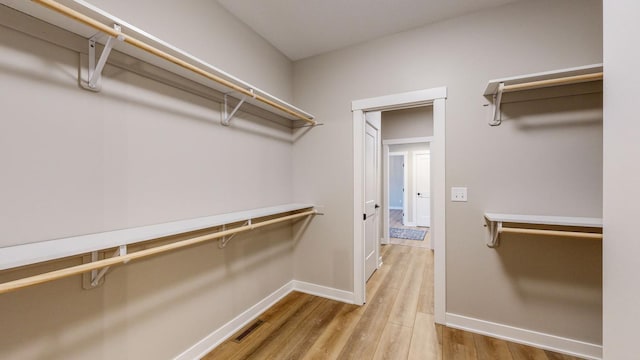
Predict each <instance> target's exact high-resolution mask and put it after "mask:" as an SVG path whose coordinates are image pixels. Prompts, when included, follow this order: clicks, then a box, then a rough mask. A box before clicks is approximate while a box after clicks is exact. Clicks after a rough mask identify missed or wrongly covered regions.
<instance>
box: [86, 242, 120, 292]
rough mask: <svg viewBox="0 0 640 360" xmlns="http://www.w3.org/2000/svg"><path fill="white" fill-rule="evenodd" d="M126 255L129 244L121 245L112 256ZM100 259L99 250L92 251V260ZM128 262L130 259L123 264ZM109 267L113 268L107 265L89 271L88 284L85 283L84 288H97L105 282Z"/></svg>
mask: <svg viewBox="0 0 640 360" xmlns="http://www.w3.org/2000/svg"><path fill="white" fill-rule="evenodd" d="M124 255H127V245H120V246H119V247H118V249H117V250H116V251H115V252H114V253H113V255H111V257H116V256H124ZM98 260H100V259H99V258H98V252H97V251H93V252H91V262H96V261H98ZM128 262H129V261H123V264H126V263H128ZM109 269H111V266H105V267H103V268H102V269H100V270H98V269H94V270H91V273H89V279H88V284H86V283H85V285H84V286H83V287H84V289H86V290H89V289H95V288H97V287H98V286H100V285H102V284H104V279H105V275H107V272H108V271H109Z"/></svg>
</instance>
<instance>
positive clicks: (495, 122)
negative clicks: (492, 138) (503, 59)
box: [489, 82, 504, 126]
mask: <svg viewBox="0 0 640 360" xmlns="http://www.w3.org/2000/svg"><path fill="white" fill-rule="evenodd" d="M503 92H504V83H503V82H501V83H500V84H499V85H498V90H497V91H496V93H495V94H493V117H492V120H491V121H490V122H489V125H491V126H499V125H500V124H502V113H501V112H500V105H501V104H502V93H503Z"/></svg>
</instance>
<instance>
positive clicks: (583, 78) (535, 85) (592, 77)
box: [502, 72, 604, 92]
mask: <svg viewBox="0 0 640 360" xmlns="http://www.w3.org/2000/svg"><path fill="white" fill-rule="evenodd" d="M603 75H604V74H603V73H602V72H597V73H592V74H583V75H574V76H566V77H561V78H555V79H547V80H538V81H531V82H526V83H520V84H512V85H504V87H503V89H502V92H514V91H522V90H532V89H539V88H544V87H549V86H557V85H569V84H578V83H583V82H589V81H597V80H602V79H603V77H604V76H603Z"/></svg>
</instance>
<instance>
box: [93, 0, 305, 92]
mask: <svg viewBox="0 0 640 360" xmlns="http://www.w3.org/2000/svg"><path fill="white" fill-rule="evenodd" d="M91 4H93V5H95V6H97V7H99V8H101V9H103V10H105V11H107V12H109V13H111V14H113V15H115V16H117V17H119V18H121V19H122V20H124V21H127V22H129V23H131V24H132V25H134V26H136V27H138V28H140V29H142V30H144V31H146V32H148V33H150V34H152V35H154V36H156V37H158V38H160V39H162V40H164V41H166V42H168V43H170V44H172V45H174V46H177V47H178V48H180V49H182V50H185V51H186V52H188V53H190V54H192V55H194V56H196V57H197V58H200V59H202V60H204V61H206V62H208V63H210V64H211V65H213V66H215V67H217V68H219V69H221V70H223V71H226V72H227V73H229V74H231V75H233V76H235V77H238V78H240V79H242V80H243V81H246V82H248V83H250V84H252V85H255V86H257V87H258V88H260V89H262V90H264V91H267V92H268V93H270V94H272V95H275V96H277V97H279V98H281V99H282V100H285V101H291V98H292V92H291V91H292V88H291V85H292V84H291V76H292V71H293V68H292V65H291V61H290V60H289V59H287V57H286V56H284V55H283V54H282V53H280V52H279V51H278V50H277V49H276V48H274V47H273V46H272V45H271V44H269V43H267V42H266V41H265V40H264V39H263V38H262V37H261V36H259V35H258V34H256V33H255V32H254V31H253V30H251V29H250V28H249V27H248V26H246V25H244V24H243V23H242V22H240V21H239V20H238V19H237V18H236V17H235V16H233V15H231V14H230V13H229V12H227V11H226V10H225V9H224V8H223V7H222V6H221V5H220V4H218V2H217V1H210V0H181V1H174V0H134V1H126V0H117V1H114V0H92V1H91Z"/></svg>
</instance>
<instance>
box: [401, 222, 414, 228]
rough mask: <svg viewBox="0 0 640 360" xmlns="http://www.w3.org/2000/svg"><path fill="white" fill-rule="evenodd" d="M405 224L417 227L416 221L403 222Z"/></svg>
mask: <svg viewBox="0 0 640 360" xmlns="http://www.w3.org/2000/svg"><path fill="white" fill-rule="evenodd" d="M403 225H404V226H413V227H416V223H415V222H409V221H407V222H406V223H404V224H403Z"/></svg>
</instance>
